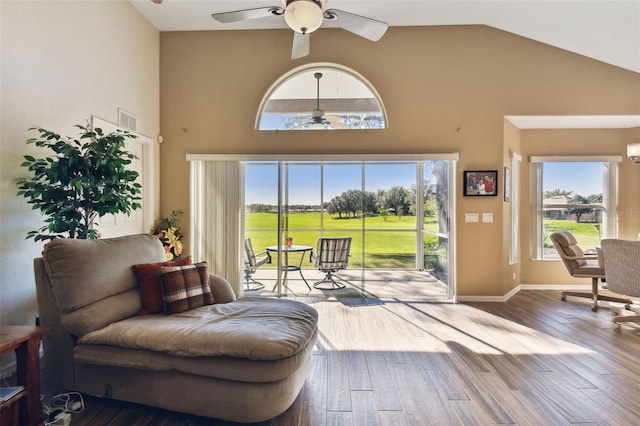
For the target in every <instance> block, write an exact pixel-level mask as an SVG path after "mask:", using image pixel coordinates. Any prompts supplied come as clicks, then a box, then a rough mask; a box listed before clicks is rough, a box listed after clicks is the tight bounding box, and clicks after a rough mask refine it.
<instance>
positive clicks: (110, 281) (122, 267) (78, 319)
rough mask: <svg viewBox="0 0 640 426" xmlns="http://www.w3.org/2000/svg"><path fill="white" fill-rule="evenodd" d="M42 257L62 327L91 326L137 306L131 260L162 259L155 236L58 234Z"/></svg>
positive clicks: (77, 330)
mask: <svg viewBox="0 0 640 426" xmlns="http://www.w3.org/2000/svg"><path fill="white" fill-rule="evenodd" d="M42 258H43V262H44V267H45V269H46V271H47V276H48V277H49V280H50V284H51V291H52V292H53V294H54V296H55V300H56V303H57V306H58V308H59V310H60V319H61V321H62V325H63V327H64V329H65V331H66V332H68V333H70V334H72V335H74V336H78V337H79V336H82V335H83V334H85V333H87V332H89V331H92V330H97V329H99V328H102V327H104V326H105V325H107V324H110V323H112V322H114V321H119V320H122V319H124V318H129V317H131V316H134V315H136V314H137V313H138V312H139V311H140V291H139V288H138V281H137V280H136V275H135V274H134V272H133V269H131V265H133V264H136V263H150V262H161V261H163V260H166V257H165V254H164V248H163V247H162V243H161V242H160V240H159V239H158V238H157V237H156V236H155V235H148V234H138V235H128V236H124V237H116V238H103V239H98V240H76V239H68V238H59V239H57V240H53V241H50V242H48V243H47V244H45V246H44V249H43V252H42Z"/></svg>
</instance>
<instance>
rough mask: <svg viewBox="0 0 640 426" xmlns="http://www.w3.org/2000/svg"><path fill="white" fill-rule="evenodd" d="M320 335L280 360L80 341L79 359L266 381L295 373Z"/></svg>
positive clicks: (243, 379) (75, 355) (109, 364)
mask: <svg viewBox="0 0 640 426" xmlns="http://www.w3.org/2000/svg"><path fill="white" fill-rule="evenodd" d="M315 340H316V336H313V340H311V341H310V342H309V343H308V344H307V345H306V346H305V347H304V348H303V349H302V350H300V351H299V352H298V353H296V354H294V355H292V356H290V357H288V358H281V359H276V360H267V361H256V360H248V359H245V358H236V357H228V356H208V357H178V356H173V355H169V354H166V353H164V352H155V351H148V350H141V349H129V348H121V347H116V346H107V345H76V346H75V348H74V349H73V359H74V360H75V361H76V363H82V364H90V365H100V366H109V367H121V368H129V369H132V370H147V371H179V372H182V373H188V374H193V375H196V376H203V377H212V378H216V379H224V380H233V381H237V382H249V383H266V382H275V381H278V380H283V379H286V378H287V377H289V376H291V375H292V374H295V371H296V370H297V369H298V368H300V365H301V364H303V363H304V362H305V361H306V360H307V359H308V357H310V356H311V354H312V352H313V350H314V342H315Z"/></svg>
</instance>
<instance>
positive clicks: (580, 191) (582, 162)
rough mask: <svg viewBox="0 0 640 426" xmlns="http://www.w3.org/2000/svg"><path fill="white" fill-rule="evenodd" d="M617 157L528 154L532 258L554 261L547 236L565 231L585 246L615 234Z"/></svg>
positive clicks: (585, 248)
mask: <svg viewBox="0 0 640 426" xmlns="http://www.w3.org/2000/svg"><path fill="white" fill-rule="evenodd" d="M620 161H622V158H621V157H619V156H593V157H592V156H586V157H585V156H576V157H531V182H532V192H531V196H532V198H531V206H532V218H533V220H532V239H531V241H532V257H533V258H534V259H557V258H558V254H557V253H556V251H555V249H554V248H553V244H552V243H551V241H550V240H549V236H550V235H551V234H552V233H553V232H556V231H563V230H566V231H570V232H571V233H572V234H573V235H574V236H575V237H576V240H577V241H578V245H580V246H581V247H582V248H583V249H584V250H590V249H595V247H596V246H598V245H599V243H600V240H601V239H603V238H615V237H616V235H617V220H616V215H615V211H616V207H617V180H618V179H617V174H618V163H619V162H620Z"/></svg>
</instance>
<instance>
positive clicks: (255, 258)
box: [244, 238, 271, 291]
mask: <svg viewBox="0 0 640 426" xmlns="http://www.w3.org/2000/svg"><path fill="white" fill-rule="evenodd" d="M267 263H271V254H269V252H267V251H263V252H260V253H256V252H255V251H254V250H253V244H251V238H245V240H244V285H245V289H246V290H247V291H255V290H261V289H263V288H264V284H263V283H261V282H260V281H256V280H255V279H254V278H253V274H254V273H255V272H256V270H257V269H258V268H259V267H261V266H262V265H264V264H267Z"/></svg>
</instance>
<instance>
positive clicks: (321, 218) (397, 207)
mask: <svg viewBox="0 0 640 426" xmlns="http://www.w3.org/2000/svg"><path fill="white" fill-rule="evenodd" d="M452 164H454V162H453V161H450V160H435V161H418V160H402V161H348V160H331V161H322V160H318V161H286V160H278V161H246V162H245V163H244V170H245V205H246V209H245V235H246V237H248V238H251V240H252V243H253V247H254V248H255V250H256V251H269V253H270V254H271V256H272V263H271V265H265V266H264V267H263V268H262V272H260V274H259V275H261V276H262V279H264V280H265V285H266V287H265V289H266V290H269V292H268V293H269V294H277V295H281V294H286V293H288V292H291V291H292V292H294V293H297V292H298V290H301V291H307V290H312V289H313V282H315V281H317V280H318V279H320V278H321V277H320V275H319V272H318V271H316V270H315V269H314V267H313V265H312V264H311V263H310V258H309V256H310V250H311V249H312V248H315V245H316V240H317V238H318V237H320V236H326V237H343V236H349V237H351V239H352V246H351V252H350V254H351V255H350V257H349V267H348V270H347V271H341V272H339V274H340V273H342V274H344V275H345V276H348V282H349V284H351V287H352V288H355V289H357V290H359V291H362V292H368V293H374V294H376V295H403V296H420V295H421V294H422V293H421V290H420V289H419V290H418V291H417V292H415V291H414V290H412V288H414V289H415V288H416V287H412V286H404V287H402V286H400V285H396V284H394V278H393V276H394V275H393V274H394V273H396V274H397V273H398V271H403V274H402V276H401V278H399V279H397V280H395V281H396V282H400V281H407V282H414V283H415V282H419V281H421V280H423V281H425V282H431V283H432V284H434V285H436V286H439V287H440V290H439V291H441V293H442V294H443V298H447V299H448V298H451V297H452V296H453V291H452V290H450V289H449V287H448V284H449V282H450V278H451V277H450V272H449V271H450V266H451V262H450V255H449V253H450V250H451V244H450V223H451V217H450V215H449V212H450V211H451V205H450V203H451V202H452V200H451V199H450V197H449V186H450V182H449V181H450V179H451V177H452V170H451V169H452V167H451V165H452ZM287 241H289V244H290V245H293V246H295V247H296V250H294V251H293V252H292V251H291V250H287V249H286V248H285V247H286V246H287ZM283 248H284V249H283ZM283 250H284V251H283ZM283 271H284V272H287V274H286V275H285V274H284V272H283ZM394 271H395V272H394ZM410 271H413V273H411V272H410ZM383 277H385V280H386V281H384V282H383V279H382V278H383ZM407 277H409V278H407ZM387 278H388V279H387ZM293 280H297V284H296V289H293V288H292V286H293ZM288 282H289V284H291V285H288ZM416 285H417V286H420V284H419V283H417V284H416ZM394 286H395V287H394ZM410 293H414V294H410ZM427 293H428V292H427ZM432 294H435V292H433V293H432Z"/></svg>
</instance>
